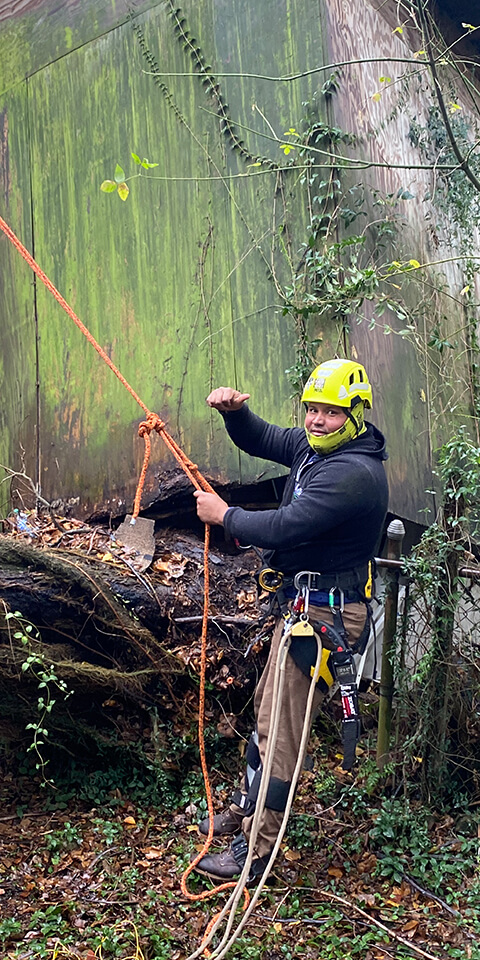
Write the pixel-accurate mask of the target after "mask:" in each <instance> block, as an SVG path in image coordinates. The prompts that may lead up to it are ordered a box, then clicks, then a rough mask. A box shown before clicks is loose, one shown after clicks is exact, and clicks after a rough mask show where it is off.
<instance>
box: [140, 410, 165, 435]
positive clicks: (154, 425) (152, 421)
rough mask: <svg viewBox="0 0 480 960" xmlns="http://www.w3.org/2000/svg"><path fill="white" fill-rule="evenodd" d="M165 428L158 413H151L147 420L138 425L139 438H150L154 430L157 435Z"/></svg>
mask: <svg viewBox="0 0 480 960" xmlns="http://www.w3.org/2000/svg"><path fill="white" fill-rule="evenodd" d="M164 426H165V423H164V421H163V420H161V419H160V417H159V416H158V413H149V414H147V419H146V420H142V422H141V423H140V424H139V425H138V436H139V437H145V436H150V434H151V432H152V430H156V431H157V433H160V431H161V430H163V428H164Z"/></svg>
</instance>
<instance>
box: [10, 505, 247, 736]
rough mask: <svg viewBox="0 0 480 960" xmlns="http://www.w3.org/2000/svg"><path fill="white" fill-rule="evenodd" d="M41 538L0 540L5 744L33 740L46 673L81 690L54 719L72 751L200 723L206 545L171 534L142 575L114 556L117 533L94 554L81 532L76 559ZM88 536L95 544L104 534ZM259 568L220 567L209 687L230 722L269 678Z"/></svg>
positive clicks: (235, 562)
mask: <svg viewBox="0 0 480 960" xmlns="http://www.w3.org/2000/svg"><path fill="white" fill-rule="evenodd" d="M82 529H83V528H82ZM36 531H37V532H36V535H35V539H34V540H33V542H32V538H30V542H29V540H28V538H21V537H18V536H13V535H6V536H0V597H1V598H2V599H1V605H0V739H3V741H4V742H7V741H8V742H9V743H14V742H19V741H23V742H25V741H26V740H27V739H28V736H26V735H25V727H26V725H27V724H29V723H31V722H32V716H35V711H36V701H37V699H38V698H39V686H40V681H41V676H42V671H43V668H44V665H45V664H49V665H50V667H51V671H52V672H53V675H54V677H55V678H56V679H58V681H60V682H61V683H62V684H64V685H65V688H66V689H68V690H69V691H73V695H72V696H71V697H69V699H68V700H67V701H66V702H65V704H64V705H63V706H62V705H61V703H60V700H61V698H58V702H57V703H56V705H55V708H54V709H53V711H52V714H51V717H49V726H50V727H51V731H52V734H53V736H51V740H55V743H56V745H57V746H60V748H61V749H63V750H66V751H67V752H69V753H72V752H73V753H75V754H77V753H78V749H79V743H80V741H82V742H83V743H84V748H85V749H87V750H91V749H92V742H93V740H95V739H96V738H98V737H99V736H100V738H101V741H102V744H103V748H106V746H107V745H108V743H109V742H110V741H111V742H112V743H113V741H115V745H116V747H117V746H118V735H119V731H121V736H122V737H123V739H124V740H125V741H129V740H130V739H131V737H132V736H133V737H134V738H137V739H138V738H139V737H140V734H141V731H142V730H144V729H147V730H151V717H152V716H153V715H155V717H157V718H160V720H161V724H164V723H167V721H169V719H171V718H172V716H178V715H179V714H180V713H182V712H183V714H185V711H187V712H188V710H189V711H190V714H191V716H192V718H194V716H195V714H196V710H197V698H198V672H199V668H200V645H199V636H200V629H201V620H202V606H203V546H202V544H201V542H199V541H198V539H197V538H196V537H194V536H191V535H187V534H185V533H182V534H178V532H176V531H173V532H172V531H162V537H161V538H159V539H158V541H157V551H156V555H157V554H158V558H157V560H156V561H155V562H154V565H153V568H152V572H151V573H150V572H149V573H143V574H138V573H136V572H135V570H134V569H133V567H132V566H131V565H130V564H129V562H128V558H122V556H121V553H120V554H119V555H115V554H114V553H112V552H110V550H109V541H108V533H107V532H105V531H101V532H100V534H99V536H100V543H99V544H97V547H98V546H99V547H100V549H98V548H97V547H96V548H95V550H94V551H93V553H94V555H93V556H92V554H91V552H89V551H88V549H87V550H86V551H83V552H82V550H81V549H79V536H80V534H77V533H76V532H75V528H74V530H73V535H74V536H75V537H76V549H66V548H65V547H64V541H63V537H64V534H62V533H61V531H57V534H56V535H57V538H58V541H60V540H61V541H62V545H61V549H60V548H57V549H55V546H54V545H53V546H51V545H49V546H48V547H46V546H45V545H44V544H43V542H42V532H41V527H40V526H39V525H38V524H37V526H36ZM68 532H70V531H68ZM84 536H85V540H86V543H87V544H89V543H90V541H91V537H92V535H91V534H90V532H87V533H86V534H84ZM102 537H103V538H104V539H103V540H102V539H101V538H102ZM44 539H45V537H43V540H44ZM58 541H57V542H58ZM34 544H35V545H34ZM80 545H81V544H80ZM111 549H113V548H111ZM250 565H251V560H246V558H245V555H243V554H242V555H238V556H234V557H231V556H228V555H227V554H225V555H224V554H221V552H219V553H218V555H217V554H215V553H213V554H212V557H211V564H210V566H211V591H212V592H211V605H210V612H211V616H210V620H209V637H208V651H207V656H208V679H209V685H210V687H211V688H213V690H214V692H215V696H216V697H217V698H218V699H219V700H220V701H221V702H222V709H223V712H227V713H230V712H231V711H232V703H233V704H235V700H236V701H237V703H238V702H240V700H244V699H245V693H248V694H249V693H250V691H251V690H252V689H253V685H254V683H255V680H256V676H257V674H258V669H259V663H258V662H256V661H255V658H253V660H252V659H249V660H245V658H244V656H243V638H242V635H243V633H244V632H245V630H246V631H247V639H248V638H250V637H252V636H254V635H255V631H256V630H257V620H258V613H257V611H256V607H255V602H254V587H253V580H252V576H251V574H252V571H251V570H250ZM13 614H15V616H12V615H13ZM216 615H218V621H217V620H216ZM54 685H55V684H54ZM222 709H221V712H222ZM152 711H153V713H152ZM212 715H213V714H212ZM149 736H150V734H149ZM92 738H93V739H92Z"/></svg>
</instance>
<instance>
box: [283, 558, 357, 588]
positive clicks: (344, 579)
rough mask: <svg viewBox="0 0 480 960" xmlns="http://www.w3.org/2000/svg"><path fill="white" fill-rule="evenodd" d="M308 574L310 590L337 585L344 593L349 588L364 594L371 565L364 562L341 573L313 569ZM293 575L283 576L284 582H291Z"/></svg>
mask: <svg viewBox="0 0 480 960" xmlns="http://www.w3.org/2000/svg"><path fill="white" fill-rule="evenodd" d="M309 576H310V590H324V591H326V592H327V593H328V592H329V591H330V590H331V589H332V587H338V589H339V590H343V592H344V593H347V591H349V590H350V591H351V590H355V589H356V590H358V591H359V592H360V593H361V594H364V592H365V587H366V585H367V583H368V582H369V580H370V579H371V565H370V564H369V563H365V564H364V565H363V566H361V567H356V568H355V569H354V570H345V571H343V572H342V573H316V572H315V571H309ZM293 581H294V577H290V576H285V577H284V580H283V582H284V584H290V583H293Z"/></svg>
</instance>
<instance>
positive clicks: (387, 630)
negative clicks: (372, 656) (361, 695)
mask: <svg viewBox="0 0 480 960" xmlns="http://www.w3.org/2000/svg"><path fill="white" fill-rule="evenodd" d="M404 536H405V527H404V525H403V523H402V521H401V520H392V522H391V523H389V525H388V529H387V559H388V560H397V561H399V560H400V556H401V553H402V543H403V538H404ZM399 576H400V570H399V568H394V569H389V568H388V567H387V570H386V572H385V614H384V628H383V647H382V672H381V678H380V699H379V705H378V735H377V766H378V768H379V769H380V770H382V769H383V767H384V766H385V764H386V763H387V761H388V757H389V748H390V730H391V726H392V700H393V687H394V684H393V663H392V650H393V641H394V637H395V631H396V629H397V612H398V580H399Z"/></svg>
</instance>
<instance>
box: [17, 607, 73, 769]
mask: <svg viewBox="0 0 480 960" xmlns="http://www.w3.org/2000/svg"><path fill="white" fill-rule="evenodd" d="M5 620H6V622H7V624H8V626H9V629H10V628H11V627H12V626H13V628H14V632H13V638H14V639H15V640H17V641H20V644H21V645H22V647H24V648H25V659H24V660H23V662H22V673H27V672H28V673H30V674H31V675H32V676H33V678H34V679H35V681H36V683H37V687H38V698H37V710H38V713H39V717H38V719H36V720H34V721H31V722H30V723H27V725H26V727H25V729H26V730H31V731H32V742H31V744H30V746H29V747H28V748H27V753H31V752H33V753H35V754H36V762H35V769H36V770H38V771H39V773H40V775H41V784H42V786H46V785H47V784H49V785H50V786H54V783H53V780H48V779H47V777H46V776H45V769H46V766H47V764H48V760H45V757H44V756H43V753H42V750H41V747H43V746H44V745H45V741H46V739H47V738H48V736H49V730H48V727H47V722H48V718H49V716H50V714H51V712H52V710H53V707H54V705H55V703H56V702H57V701H56V695H58V694H60V695H61V696H62V698H63V700H64V701H65V700H67V699H68V697H70V696H71V694H72V692H73V691H72V690H69V689H68V687H67V684H66V683H65V681H64V680H62V679H61V678H60V677H59V676H58V674H57V671H56V669H55V666H54V664H53V663H49V662H48V660H47V658H46V656H45V654H44V653H43V650H42V649H40V645H41V637H40V632H39V630H37V627H35V626H34V624H33V623H30V621H29V620H27V619H26V618H25V617H24V616H23V614H22V613H20V612H19V611H18V610H16V611H15V612H14V613H13V612H11V611H8V612H7V613H6V614H5Z"/></svg>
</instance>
